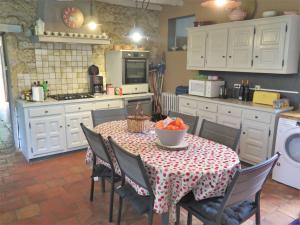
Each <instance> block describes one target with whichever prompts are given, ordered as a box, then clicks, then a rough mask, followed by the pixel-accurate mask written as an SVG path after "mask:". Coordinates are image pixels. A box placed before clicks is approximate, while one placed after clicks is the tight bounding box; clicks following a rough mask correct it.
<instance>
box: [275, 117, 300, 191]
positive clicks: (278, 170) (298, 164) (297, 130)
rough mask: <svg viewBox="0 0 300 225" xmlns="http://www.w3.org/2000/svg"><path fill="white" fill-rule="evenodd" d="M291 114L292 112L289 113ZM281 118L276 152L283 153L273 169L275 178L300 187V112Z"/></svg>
mask: <svg viewBox="0 0 300 225" xmlns="http://www.w3.org/2000/svg"><path fill="white" fill-rule="evenodd" d="M289 115H290V114H289ZM292 115H294V116H295V117H289V118H280V119H279V122H278V130H277V138H276V145H275V152H279V153H281V157H280V158H279V160H278V162H277V164H276V165H275V167H274V170H273V176H272V178H273V180H276V181H278V182H280V183H283V184H286V185H288V186H291V187H294V188H297V189H300V114H297V115H296V114H295V113H293V114H292Z"/></svg>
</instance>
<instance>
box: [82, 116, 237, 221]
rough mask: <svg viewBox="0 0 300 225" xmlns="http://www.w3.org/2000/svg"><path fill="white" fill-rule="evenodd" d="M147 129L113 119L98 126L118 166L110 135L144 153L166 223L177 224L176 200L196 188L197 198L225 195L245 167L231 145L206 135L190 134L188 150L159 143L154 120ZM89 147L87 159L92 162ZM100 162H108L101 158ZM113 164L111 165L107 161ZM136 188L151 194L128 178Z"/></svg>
mask: <svg viewBox="0 0 300 225" xmlns="http://www.w3.org/2000/svg"><path fill="white" fill-rule="evenodd" d="M150 123H151V124H150V127H151V128H150V129H149V130H148V131H146V132H143V133H130V132H128V130H127V121H126V120H120V121H111V122H106V123H102V124H100V125H98V126H96V127H95V128H94V131H95V132H97V133H100V134H101V135H102V136H103V138H104V140H105V142H106V145H107V147H108V150H109V152H110V154H111V156H112V159H113V162H114V165H115V170H116V172H117V173H119V174H120V173H121V172H120V169H119V167H118V165H117V162H116V160H115V157H114V155H113V153H112V149H111V148H110V145H109V143H108V139H107V138H108V137H109V136H110V137H112V139H113V140H114V141H115V142H116V143H118V144H119V145H120V146H121V147H122V148H124V149H125V150H127V151H129V152H130V153H133V154H138V155H140V156H141V158H142V161H143V163H144V166H145V169H146V171H147V174H148V177H149V180H150V184H151V186H152V189H153V193H154V195H155V201H154V211H155V212H156V213H158V214H161V215H162V225H169V224H174V223H175V220H176V204H177V203H178V202H179V201H180V200H181V198H183V197H184V196H185V195H186V194H188V193H190V192H192V193H193V194H194V197H195V199H196V200H203V199H207V198H212V197H219V196H223V195H224V193H225V191H226V187H227V186H228V184H229V183H230V182H231V180H232V177H233V175H234V174H235V172H236V171H237V170H238V169H239V168H240V167H241V165H240V161H239V157H238V155H237V153H236V152H235V151H233V150H232V149H230V148H229V147H227V146H225V145H222V144H220V143H216V142H214V141H211V140H207V139H204V138H202V137H199V136H196V135H191V134H186V135H185V136H184V142H185V143H186V144H187V148H186V149H184V150H179V151H178V150H176V151H174V150H169V149H166V148H161V147H160V146H159V145H158V143H159V142H158V141H159V140H158V137H157V135H156V133H155V129H154V123H152V122H150ZM92 158H93V153H92V151H91V149H89V148H88V150H87V153H86V161H87V162H88V163H91V162H92ZM97 163H102V164H105V162H103V161H102V160H101V159H97ZM107 166H109V165H107ZM128 181H129V183H130V184H131V185H132V187H133V188H134V189H135V190H136V192H137V193H138V194H140V195H147V194H148V193H147V190H145V189H143V188H142V187H140V186H138V185H137V184H135V183H134V182H132V181H130V180H128Z"/></svg>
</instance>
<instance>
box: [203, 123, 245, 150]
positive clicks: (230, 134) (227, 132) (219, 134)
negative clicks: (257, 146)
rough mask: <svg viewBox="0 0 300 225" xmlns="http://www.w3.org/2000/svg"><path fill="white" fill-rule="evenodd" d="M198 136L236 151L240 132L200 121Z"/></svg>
mask: <svg viewBox="0 0 300 225" xmlns="http://www.w3.org/2000/svg"><path fill="white" fill-rule="evenodd" d="M199 136H200V137H203V138H205V139H208V140H211V141H214V142H217V143H220V144H223V145H226V146H228V147H229V148H231V149H232V150H234V151H236V150H237V147H238V144H239V140H240V136H241V130H240V129H235V128H232V127H228V126H224V125H222V124H217V123H213V122H210V121H208V120H205V119H204V120H203V121H202V125H201V128H200V132H199Z"/></svg>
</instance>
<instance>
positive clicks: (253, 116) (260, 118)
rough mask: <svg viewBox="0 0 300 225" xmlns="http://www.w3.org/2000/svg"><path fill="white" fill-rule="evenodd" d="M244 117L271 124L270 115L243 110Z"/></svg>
mask: <svg viewBox="0 0 300 225" xmlns="http://www.w3.org/2000/svg"><path fill="white" fill-rule="evenodd" d="M244 117H245V118H246V119H249V120H254V121H257V122H261V123H267V124H269V123H271V119H272V115H271V114H270V113H265V112H259V111H254V110H245V111H244Z"/></svg>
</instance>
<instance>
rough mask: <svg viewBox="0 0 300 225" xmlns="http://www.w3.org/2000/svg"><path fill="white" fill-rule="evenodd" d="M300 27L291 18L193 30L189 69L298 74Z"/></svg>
mask: <svg viewBox="0 0 300 225" xmlns="http://www.w3.org/2000/svg"><path fill="white" fill-rule="evenodd" d="M299 24H300V16H296V15H291V16H277V17H271V18H262V19H254V20H246V21H238V22H231V23H223V24H216V25H209V26H201V27H195V28H190V29H189V32H188V40H189V45H188V53H187V55H188V64H187V69H190V70H212V71H233V72H249V73H272V74H297V73H298V67H299V54H300V26H299ZM196 34H198V35H196ZM201 34H202V36H201ZM200 36H201V38H200ZM200 47H201V48H200ZM203 51H205V54H204V55H203ZM200 52H201V53H200ZM201 56H202V58H201Z"/></svg>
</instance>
